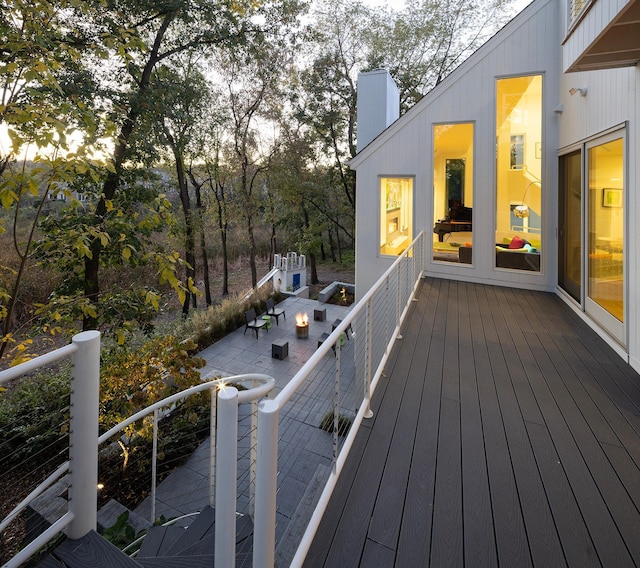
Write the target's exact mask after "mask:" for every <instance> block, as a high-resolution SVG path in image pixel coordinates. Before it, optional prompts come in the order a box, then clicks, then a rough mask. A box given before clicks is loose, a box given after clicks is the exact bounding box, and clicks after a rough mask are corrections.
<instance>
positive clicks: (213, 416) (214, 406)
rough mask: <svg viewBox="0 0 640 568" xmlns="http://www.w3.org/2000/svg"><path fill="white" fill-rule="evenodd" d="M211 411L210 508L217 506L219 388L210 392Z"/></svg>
mask: <svg viewBox="0 0 640 568" xmlns="http://www.w3.org/2000/svg"><path fill="white" fill-rule="evenodd" d="M210 399H211V409H210V415H209V506H210V507H212V508H213V507H214V506H215V498H216V425H217V423H218V422H217V421H218V419H217V411H218V388H217V387H214V388H212V389H211V392H210Z"/></svg>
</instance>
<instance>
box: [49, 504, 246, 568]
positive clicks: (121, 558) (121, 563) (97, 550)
mask: <svg viewBox="0 0 640 568" xmlns="http://www.w3.org/2000/svg"><path fill="white" fill-rule="evenodd" d="M214 524H215V512H214V510H213V509H212V508H211V507H205V508H204V509H203V510H202V511H201V512H200V514H199V515H198V516H197V517H196V518H195V520H194V521H193V522H192V523H191V524H190V525H189V526H188V527H186V528H185V527H181V526H166V527H151V528H150V529H149V532H148V533H147V536H146V537H145V539H144V540H143V542H142V545H141V547H140V550H139V551H138V554H137V555H136V556H135V558H134V557H129V556H127V555H126V554H125V553H124V552H122V551H120V550H119V549H118V548H117V547H115V546H114V545H113V544H111V543H110V542H108V541H107V540H106V539H104V538H102V537H101V536H100V535H99V534H98V533H96V532H93V531H92V532H90V533H88V534H87V535H85V536H84V537H82V538H81V539H79V540H69V539H68V540H65V541H64V542H62V543H61V544H60V545H59V546H58V547H57V548H56V549H55V550H54V551H53V552H51V554H50V555H49V556H48V557H47V558H45V559H44V560H43V561H42V562H40V564H38V568H86V567H87V566H91V568H128V567H130V568H141V567H143V568H205V567H206V568H211V566H213V565H214V541H215V535H214ZM252 549H253V522H252V521H251V518H250V517H248V516H240V517H238V518H237V521H236V566H251V555H252Z"/></svg>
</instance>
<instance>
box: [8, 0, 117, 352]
mask: <svg viewBox="0 0 640 568" xmlns="http://www.w3.org/2000/svg"><path fill="white" fill-rule="evenodd" d="M84 7H85V5H84V4H83V3H78V2H75V1H74V0H60V1H58V2H50V1H48V0H30V1H28V2H27V1H23V0H11V1H0V132H4V133H5V134H6V135H8V137H9V140H10V144H9V147H8V148H7V149H6V150H4V151H3V152H2V153H0V205H1V207H2V209H4V210H5V211H7V212H9V216H8V218H11V219H12V236H13V249H14V252H15V255H14V256H15V258H16V261H17V265H16V268H15V269H14V268H12V267H10V266H4V267H3V272H5V273H6V274H8V275H9V277H8V278H7V279H4V278H3V279H2V280H3V282H0V320H2V335H1V336H0V359H1V358H2V356H3V355H4V354H5V353H6V351H7V348H8V347H9V345H12V344H14V349H17V352H18V353H19V354H21V353H22V354H24V352H25V346H26V343H25V342H20V341H17V340H16V338H15V337H14V334H13V333H12V332H13V331H15V330H14V329H13V327H14V326H15V325H17V324H16V323H15V318H14V312H15V306H16V302H17V301H18V295H19V291H20V287H21V284H22V281H23V278H24V275H25V272H26V271H27V269H28V267H29V265H30V262H31V258H32V253H33V244H34V241H35V237H36V228H37V225H38V221H39V217H40V213H41V212H42V211H43V208H44V206H45V204H46V203H47V202H48V201H49V200H50V199H51V198H53V199H56V198H57V197H58V196H60V197H61V196H62V195H63V194H64V196H65V197H66V198H67V199H68V200H70V201H72V200H73V195H72V194H71V192H70V191H68V189H67V187H68V185H69V183H70V181H71V180H72V179H74V178H75V176H78V175H81V176H82V175H87V176H89V177H94V176H96V175H97V174H98V171H99V170H98V169H97V167H98V162H97V161H96V160H90V159H88V158H87V156H88V155H89V154H90V153H91V145H92V143H93V142H94V141H95V139H96V138H97V137H98V136H99V135H102V134H105V133H106V132H108V125H107V124H106V123H102V124H103V129H102V130H100V126H99V125H100V121H99V120H98V116H99V114H100V113H101V110H102V109H101V108H100V106H99V104H94V103H95V98H94V93H95V91H94V82H93V81H92V78H91V76H90V74H89V73H87V72H86V70H85V69H84V67H83V64H82V60H83V54H84V51H83V49H82V46H79V45H78V44H77V42H76V38H75V36H74V34H73V32H72V30H71V28H70V26H69V19H70V14H71V13H72V12H74V11H79V12H83V10H84ZM77 129H81V130H82V132H83V135H84V145H83V146H82V147H81V148H79V149H76V150H72V148H71V144H70V140H71V139H72V136H73V133H74V131H75V130H77ZM0 148H2V146H0ZM18 160H19V161H20V162H21V165H20V163H19V162H18ZM34 199H35V200H36V202H37V204H36V209H35V212H36V214H35V215H34V216H32V217H31V220H30V223H31V226H30V228H29V229H27V230H26V231H22V230H21V229H22V228H21V227H19V226H18V223H19V220H20V219H21V218H22V215H21V213H22V211H23V210H24V208H25V203H26V202H27V201H28V200H34ZM3 221H4V216H0V234H2V233H3V232H4V231H5V227H4V225H3ZM22 234H26V238H25V240H24V242H21V238H22V237H21V235H22ZM5 258H6V257H5Z"/></svg>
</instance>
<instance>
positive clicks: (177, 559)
mask: <svg viewBox="0 0 640 568" xmlns="http://www.w3.org/2000/svg"><path fill="white" fill-rule="evenodd" d="M138 563H139V564H140V566H142V567H143V568H212V566H213V555H212V554H205V555H200V556H188V557H185V556H159V557H157V558H139V559H138Z"/></svg>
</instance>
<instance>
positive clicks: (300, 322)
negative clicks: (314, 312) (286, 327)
mask: <svg viewBox="0 0 640 568" xmlns="http://www.w3.org/2000/svg"><path fill="white" fill-rule="evenodd" d="M296 337H297V338H298V339H308V337H309V316H308V315H307V314H300V313H298V314H296Z"/></svg>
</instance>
